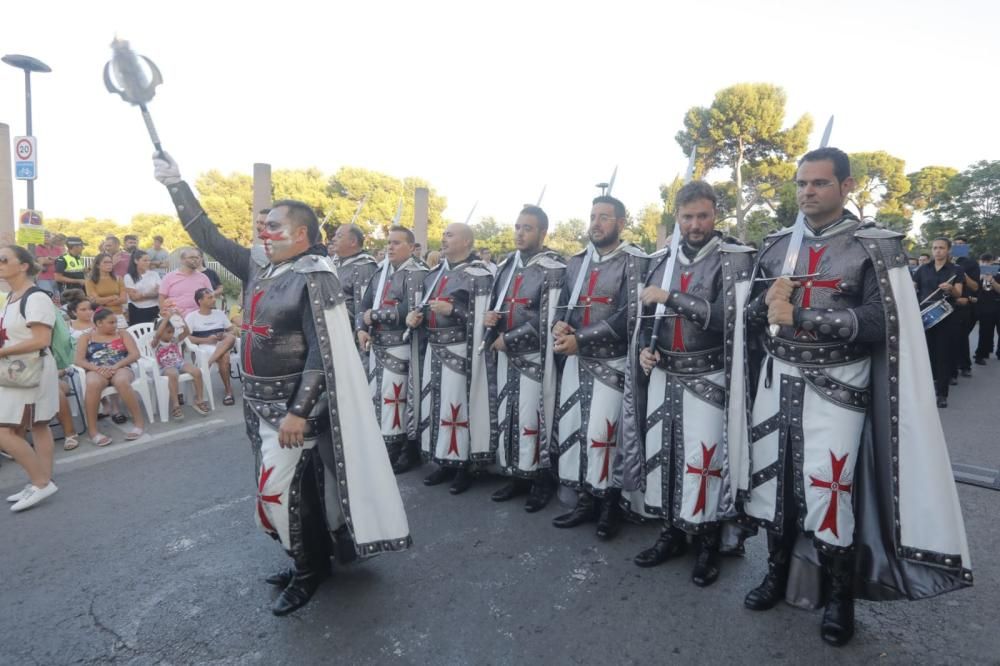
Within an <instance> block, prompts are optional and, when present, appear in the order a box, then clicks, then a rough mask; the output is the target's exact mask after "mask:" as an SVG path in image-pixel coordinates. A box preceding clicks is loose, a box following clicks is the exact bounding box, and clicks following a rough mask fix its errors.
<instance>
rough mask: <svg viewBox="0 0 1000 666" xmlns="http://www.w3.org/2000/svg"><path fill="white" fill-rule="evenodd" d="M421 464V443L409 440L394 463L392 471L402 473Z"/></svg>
mask: <svg viewBox="0 0 1000 666" xmlns="http://www.w3.org/2000/svg"><path fill="white" fill-rule="evenodd" d="M419 466H420V443H419V442H417V441H416V440H409V441H407V442H406V444H405V445H404V446H403V451H402V452H401V453H400V454H399V456H398V457H397V458H396V460H395V462H393V463H392V473H393V474H402V473H404V472H409V471H410V470H411V469H413V468H414V467H419Z"/></svg>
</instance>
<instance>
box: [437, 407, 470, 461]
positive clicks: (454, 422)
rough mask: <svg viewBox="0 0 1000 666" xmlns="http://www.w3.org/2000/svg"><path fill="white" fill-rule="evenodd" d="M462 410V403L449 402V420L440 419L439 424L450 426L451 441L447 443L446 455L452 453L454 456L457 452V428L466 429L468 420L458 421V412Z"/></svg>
mask: <svg viewBox="0 0 1000 666" xmlns="http://www.w3.org/2000/svg"><path fill="white" fill-rule="evenodd" d="M461 411H462V405H461V404H458V405H456V404H455V403H451V421H448V420H447V419H441V425H443V426H447V427H449V428H451V443H450V444H449V445H448V453H447V454H446V455H449V456H450V455H451V454H452V453H454V454H455V455H456V456H457V455H459V454H458V429H459V428H465V429H467V430H468V428H469V422H468V421H459V420H458V414H459V412H461Z"/></svg>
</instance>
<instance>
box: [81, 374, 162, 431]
mask: <svg viewBox="0 0 1000 666" xmlns="http://www.w3.org/2000/svg"><path fill="white" fill-rule="evenodd" d="M129 367H130V368H131V370H132V374H133V375H134V376H135V379H133V380H132V390H133V391H135V393H136V395H138V396H139V400H140V401H141V402H142V406H143V407H144V408H145V410H146V420H147V421H149V423H152V422H153V421H155V420H156V415H155V414H154V413H153V396H152V395H150V393H149V384H148V383H147V382H146V378H145V377H144V376H143V374H144V373H143V369H142V367H141V366H140V365H139V364H137V363H134V364H132V365H131V366H129ZM72 368H73V371H74V372H77V373H79V374H78V375H77V376H78V377H79V381H77V382H76V388H78V389H79V390H80V402H81V403H83V404H86V402H87V371H86V370H84V369H83V368H81V367H80V366H78V365H74V366H72ZM109 395H118V389H116V388H115V387H114V386H110V385H109V386H108V387H107V388H105V389H104V390H103V391H101V398H107V397H108V396H109ZM83 420H84V422H86V420H87V415H86V413H84V414H83Z"/></svg>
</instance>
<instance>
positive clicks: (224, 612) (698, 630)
mask: <svg viewBox="0 0 1000 666" xmlns="http://www.w3.org/2000/svg"><path fill="white" fill-rule="evenodd" d="M998 379H1000V362H997V361H991V365H990V366H989V367H987V368H979V367H977V368H976V376H975V377H974V378H973V379H972V380H963V382H962V383H961V384H960V385H959V386H958V387H955V388H954V389H953V395H952V406H951V407H949V408H948V409H947V410H944V412H942V415H943V420H944V423H945V429H946V432H947V433H948V435H949V441H950V446H951V450H952V457H953V460H954V461H955V462H964V463H970V464H975V465H980V466H990V467H1000V452H998V447H997V441H996V439H997V438H996V424H997V420H998V414H1000V410H997V409H996V407H995V403H996V395H997V391H996V389H995V387H996V386H997V380H998ZM239 411H240V410H239V408H238V407H237V408H235V409H232V408H230V409H229V410H227V411H225V412H217V413H216V414H214V415H213V418H212V419H211V420H202V421H197V422H195V421H193V420H189V421H188V422H187V423H186V424H185V426H184V427H185V428H186V429H185V430H184V431H181V432H179V433H178V432H177V431H176V430H175V431H173V433H170V432H168V431H161V432H159V433H158V434H156V435H155V437H154V438H153V439H152V440H148V441H145V442H142V443H140V444H138V445H135V446H131V447H126V446H125V445H123V444H115V445H114V446H112V447H109V448H108V449H104V450H100V451H98V450H96V449H94V448H93V447H90V446H89V445H88V444H82V445H81V449H80V450H79V451H77V452H75V453H73V454H64V453H62V452H60V455H59V456H58V463H57V468H56V479H57V482H58V484H59V487H60V492H59V493H58V494H57V495H56V496H55V497H53V498H52V499H50V500H48V501H46V502H45V503H44V504H42V505H40V506H38V507H36V508H34V509H32V510H30V511H26V512H24V513H22V514H18V515H15V514H11V513H9V512H7V511H0V533H2V534H3V535H4V538H3V541H2V543H0V594H2V596H0V664H71V663H101V664H103V663H110V662H114V663H128V664H153V663H170V664H189V663H201V664H255V663H261V664H274V663H279V664H313V663H334V662H335V663H350V664H356V663H358V664H360V663H379V664H383V663H399V664H410V663H413V664H513V663H517V664H535V663H547V664H564V663H586V664H633V663H634V664H652V663H663V662H668V661H669V662H672V663H719V662H722V661H723V660H730V661H737V662H739V663H753V662H763V661H768V662H788V663H792V662H802V661H806V660H808V661H812V662H820V663H841V662H843V663H858V662H868V663H870V662H875V661H876V660H877V661H879V662H880V663H906V664H911V663H933V664H941V663H956V664H957V663H962V664H969V663H994V664H996V663H1000V632H998V630H997V629H998V627H1000V623H998V620H997V611H996V608H997V606H998V602H1000V567H998V565H997V558H996V556H995V555H994V554H995V553H996V552H997V551H998V550H1000V534H998V530H997V529H996V527H995V516H997V515H998V513H1000V492H995V491H990V490H985V489H981V488H976V487H972V486H966V485H962V486H960V487H959V492H960V495H961V499H962V505H963V508H964V512H965V520H966V526H967V528H968V530H969V535H970V542H971V544H970V545H971V549H972V557H973V567H974V572H975V575H976V584H975V587H973V588H972V589H970V590H965V591H962V592H958V593H954V594H950V595H946V596H944V597H940V598H937V599H932V600H928V601H923V602H919V603H890V604H874V603H869V602H859V603H858V608H857V624H858V631H857V635H856V636H855V638H854V641H853V642H852V643H851V644H850V645H848V646H847V647H845V648H841V649H836V648H831V647H827V646H826V645H825V644H824V643H822V642H821V641H820V639H819V633H818V632H819V621H820V612H819V611H816V612H807V611H801V610H797V609H794V608H791V607H787V606H779V607H778V608H776V609H774V610H772V611H768V612H764V613H753V612H751V611H748V610H745V609H744V608H743V606H742V599H743V596H744V595H745V593H746V592H747V590H749V589H750V588H752V587H753V586H755V585H756V584H757V583H758V582H759V580H760V578H761V576H762V575H763V572H764V569H765V552H764V550H765V547H764V539H763V538H757V539H754V540H752V541H751V542H749V543H748V554H747V556H746V557H745V558H742V559H732V560H726V561H725V562H724V569H723V573H722V577H721V578H720V580H719V581H718V583H716V584H715V585H714V586H712V587H710V588H708V589H705V590H702V589H699V588H696V587H695V586H694V585H692V584H691V583H690V580H689V575H690V569H691V566H692V564H693V556H688V557H686V558H684V559H682V560H680V561H672V562H669V563H667V564H665V565H663V566H661V567H658V568H655V569H651V570H643V569H639V568H637V567H635V566H634V565H633V564H632V562H631V558H632V556H633V555H634V554H635V553H636V552H638V551H639V550H641V549H642V548H644V547H646V546H647V545H649V543H650V542H651V541H652V540H653V539H655V537H656V530H657V528H656V527H655V526H653V525H648V526H629V527H627V528H626V529H625V530H624V531H623V533H622V534H621V535H620V536H619V537H618V538H617V539H616V540H615V541H613V542H611V543H602V542H599V541H597V539H596V538H595V536H594V533H593V527H592V526H584V527H580V528H577V529H574V530H568V531H564V530H556V529H555V528H553V527H552V526H551V524H550V520H551V518H552V517H553V516H554V515H556V514H558V513H559V512H560V511H561V510H562V508H561V507H559V506H557V505H556V503H553V504H552V505H550V506H549V507H548V508H547V509H546V510H545V511H544V512H542V513H541V514H536V515H528V514H526V513H524V511H523V510H522V509H521V503H520V501H518V500H515V502H512V503H509V504H504V505H498V504H495V503H493V502H491V501H490V500H489V494H490V493H491V492H492V491H493V490H494V489H495V488H497V487H498V486H499V485H500V484H501V483H502V482H501V481H500V480H499V479H488V480H484V481H482V482H480V483H478V484H477V485H476V486H474V487H473V489H472V490H470V491H469V492H468V493H466V494H465V495H462V496H460V497H453V496H451V495H449V494H448V492H447V489H446V487H445V486H441V487H437V488H425V487H424V486H423V485H422V484H421V483H420V481H421V479H422V478H423V476H424V474H425V473H426V472H427V471H429V470H427V469H426V468H424V469H423V470H421V471H419V472H411V473H409V474H407V475H405V476H403V477H401V478H400V488H401V491H402V493H403V498H404V501H405V503H406V508H407V511H408V515H409V519H410V525H411V529H412V532H413V535H414V540H415V545H414V548H413V549H412V550H410V551H408V552H406V553H403V554H387V555H383V556H380V557H377V558H375V559H373V560H371V561H368V562H365V563H362V564H358V565H352V566H350V567H347V568H341V569H339V570H337V571H336V574H335V576H334V578H333V579H331V580H330V581H329V582H328V583H327V584H325V585H324V586H323V587H322V588H321V589H320V591H319V592H318V594H317V596H316V597H315V598H314V600H313V602H312V603H311V604H310V605H309V606H307V607H306V608H305V609H303V610H301V611H299V612H298V613H296V614H295V615H293V616H291V617H288V618H276V617H274V616H272V615H271V613H270V610H269V605H270V603H271V601H272V599H273V598H274V595H275V592H274V591H273V589H272V588H270V587H269V586H267V585H266V584H264V582H263V578H264V576H265V575H267V574H268V573H270V572H272V571H275V570H277V569H279V568H281V567H283V566H285V565H286V563H287V560H286V558H285V557H284V555H283V553H282V552H281V550H280V549H279V548H278V546H277V545H276V544H275V543H274V542H272V541H271V539H269V538H267V537H266V536H264V535H263V534H262V533H261V532H259V531H257V529H256V528H255V527H254V524H253V515H252V506H253V505H252V501H251V495H252V493H253V490H254V487H253V472H252V462H251V456H250V452H249V445H248V444H247V442H246V440H245V437H244V435H243V432H242V424H239V423H237V420H238V418H239ZM23 482H24V481H23V477H22V476H21V475H20V471H19V470H18V469H17V466H16V465H14V464H13V463H9V464H8V463H4V465H3V467H2V468H0V492H2V493H3V495H4V496H6V495H7V494H9V493H10V492H13V491H15V490H17V489H18V488H19V487H20V485H21V484H22V483H23Z"/></svg>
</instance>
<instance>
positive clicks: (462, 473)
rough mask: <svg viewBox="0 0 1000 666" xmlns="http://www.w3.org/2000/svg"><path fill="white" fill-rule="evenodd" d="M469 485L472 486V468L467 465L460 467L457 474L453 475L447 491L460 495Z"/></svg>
mask: <svg viewBox="0 0 1000 666" xmlns="http://www.w3.org/2000/svg"><path fill="white" fill-rule="evenodd" d="M470 486H472V470H471V469H469V468H468V467H461V468H459V470H458V474H456V475H455V480H454V481H452V482H451V488H449V489H448V492H449V493H451V494H452V495H461V494H462V493H464V492H465V491H466V490H468V489H469V487H470Z"/></svg>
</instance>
